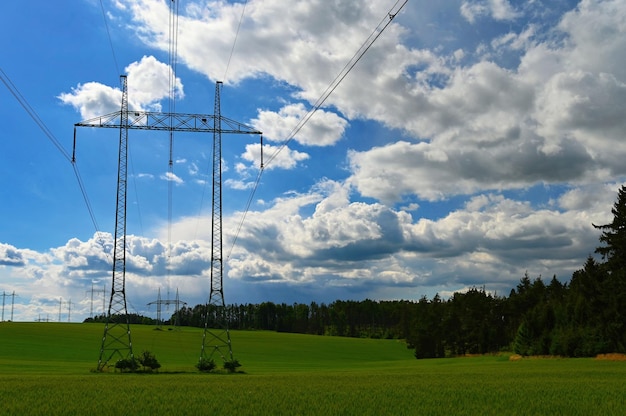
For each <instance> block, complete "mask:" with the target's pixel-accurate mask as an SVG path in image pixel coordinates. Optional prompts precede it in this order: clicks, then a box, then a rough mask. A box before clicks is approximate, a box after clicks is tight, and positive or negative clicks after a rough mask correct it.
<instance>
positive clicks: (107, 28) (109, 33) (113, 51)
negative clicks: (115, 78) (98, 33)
mask: <svg viewBox="0 0 626 416" xmlns="http://www.w3.org/2000/svg"><path fill="white" fill-rule="evenodd" d="M100 10H102V20H104V27H105V28H106V30H107V37H108V38H109V46H110V47H111V54H112V55H113V62H114V63H115V71H116V72H115V73H116V74H119V73H120V67H119V66H118V65H117V57H116V56H115V49H114V48H113V40H111V32H110V31H109V24H108V22H107V15H106V12H105V11H104V5H103V4H102V0H100Z"/></svg>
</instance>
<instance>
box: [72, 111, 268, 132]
mask: <svg viewBox="0 0 626 416" xmlns="http://www.w3.org/2000/svg"><path fill="white" fill-rule="evenodd" d="M121 115H122V113H121V111H116V112H115V113H110V114H106V115H104V116H99V117H94V118H91V119H88V120H83V121H81V122H79V123H76V124H74V127H102V128H111V129H119V128H123V127H126V126H125V125H123V124H122V117H121ZM215 118H216V116H214V115H210V114H187V113H160V112H151V111H129V112H128V129H130V130H162V131H170V130H173V131H179V132H204V133H215V132H216V128H215V125H216V123H215ZM219 121H220V122H221V124H222V127H221V129H220V133H226V134H259V135H260V134H262V133H261V132H260V131H258V130H256V129H255V128H254V127H251V126H248V125H246V124H243V123H240V122H238V121H235V120H232V119H229V118H227V117H223V116H219ZM219 124H220V123H218V125H219ZM224 126H225V127H224Z"/></svg>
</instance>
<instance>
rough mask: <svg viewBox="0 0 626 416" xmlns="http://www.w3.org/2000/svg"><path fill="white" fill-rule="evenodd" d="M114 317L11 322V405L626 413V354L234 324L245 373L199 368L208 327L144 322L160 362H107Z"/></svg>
mask: <svg viewBox="0 0 626 416" xmlns="http://www.w3.org/2000/svg"><path fill="white" fill-rule="evenodd" d="M102 331H103V326H102V325H98V324H52V323H28V324H27V323H2V324H0V403H2V410H0V414H2V415H29V414H31V415H50V414H61V415H83V414H90V415H114V414H132V415H159V414H177V415H196V414H201V413H203V414H217V413H230V414H241V415H266V414H271V415H318V414H324V415H380V414H393V415H415V414H420V415H422V414H423V415H444V414H445V415H450V414H455V415H462V414H467V415H490V414H491V415H531V414H532V415H536V414H542V415H550V414H555V415H557V414H563V415H565V414H566V415H588V414H604V415H612V414H616V415H617V414H623V409H624V408H626V399H625V395H624V391H626V362H624V361H607V360H594V359H535V360H528V359H523V360H519V361H509V360H508V357H507V356H504V355H503V356H485V357H472V358H459V359H441V360H415V359H414V358H413V357H412V354H411V351H410V350H408V349H406V347H405V345H404V344H403V343H402V342H399V341H395V340H366V339H352V338H337V337H317V336H309V335H297V334H279V333H274V332H263V331H258V332H256V331H249V332H245V331H244V332H239V331H232V332H231V338H232V342H233V349H234V352H235V357H236V358H237V359H239V361H240V362H241V363H242V364H243V367H242V370H243V371H245V374H233V375H206V374H199V373H198V372H196V371H195V369H194V367H193V366H194V364H195V363H196V361H197V359H198V356H199V349H200V343H201V335H202V332H201V330H199V329H196V328H183V329H182V330H174V331H167V330H165V331H155V330H154V328H153V327H145V326H134V327H133V328H132V336H133V346H134V349H135V351H136V353H139V352H141V350H144V349H147V350H150V351H151V352H153V353H154V354H155V355H156V357H157V359H158V360H159V362H161V364H162V365H163V367H162V368H161V370H162V371H161V372H160V373H159V374H154V375H146V374H114V373H108V374H98V373H91V372H90V371H89V370H90V369H93V368H94V367H95V365H96V362H97V358H98V352H99V348H100V345H99V344H100V339H101V337H102Z"/></svg>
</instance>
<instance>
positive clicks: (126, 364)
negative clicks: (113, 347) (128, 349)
mask: <svg viewBox="0 0 626 416" xmlns="http://www.w3.org/2000/svg"><path fill="white" fill-rule="evenodd" d="M115 368H117V369H118V370H120V371H121V372H122V373H124V372H133V371H135V370H137V369H138V368H139V363H137V360H135V357H130V358H122V359H121V360H118V361H117V362H116V363H115Z"/></svg>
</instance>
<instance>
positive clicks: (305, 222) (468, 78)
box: [0, 0, 626, 321]
mask: <svg viewBox="0 0 626 416" xmlns="http://www.w3.org/2000/svg"><path fill="white" fill-rule="evenodd" d="M394 7H397V5H395V3H394V2H393V1H388V2H386V1H365V0H360V1H356V0H353V1H350V0H345V1H339V2H333V4H332V5H329V4H328V3H327V2H325V1H312V0H309V1H298V0H296V1H293V2H290V3H289V7H285V3H284V2H282V1H277V0H257V1H254V0H251V1H248V2H247V3H245V4H244V3H243V2H226V1H202V0H180V1H179V2H178V11H179V18H178V29H179V30H178V41H177V52H178V53H177V65H176V71H175V74H176V77H177V83H176V87H177V88H176V91H177V95H176V100H175V108H176V111H178V112H188V113H200V114H212V113H213V104H214V93H215V82H216V81H222V82H223V83H224V84H223V85H224V86H223V89H222V91H221V96H222V101H221V108H222V115H224V116H226V117H229V118H231V119H235V120H237V121H240V122H243V123H246V124H248V125H251V126H253V127H255V128H256V129H258V130H260V131H263V133H264V134H263V136H264V155H265V157H266V159H267V160H268V159H269V157H270V156H272V155H276V157H275V158H274V159H273V160H272V161H271V162H269V163H268V164H267V165H266V168H265V170H264V172H263V175H262V177H261V181H260V183H259V186H258V188H257V189H256V192H255V193H254V198H253V200H252V203H251V205H250V210H249V211H248V212H247V215H246V216H245V221H244V222H243V225H242V227H241V230H240V232H239V234H238V236H237V240H236V244H234V245H233V240H234V236H235V234H236V232H237V229H238V225H239V224H240V222H241V220H242V214H243V212H244V210H245V208H246V202H247V200H248V198H250V195H251V192H252V189H253V184H254V180H255V178H256V176H257V174H258V172H259V170H258V169H259V162H260V159H259V155H260V143H259V139H258V137H255V136H243V135H242V136H235V135H225V136H224V137H223V146H224V148H223V160H224V162H223V163H224V177H223V180H224V190H223V195H224V233H225V242H224V252H225V256H227V260H226V264H225V282H224V285H225V300H226V302H227V303H245V302H255V303H256V302H262V301H273V302H286V303H292V302H306V303H309V302H311V301H316V302H332V301H333V300H336V299H354V300H359V299H365V298H370V299H380V300H383V299H419V298H420V297H421V296H424V295H425V296H427V297H432V296H434V294H435V293H439V294H440V295H443V296H449V295H450V294H452V293H454V292H455V291H463V290H467V289H468V288H470V287H473V286H478V287H485V289H486V290H489V291H492V292H497V293H499V294H508V292H509V291H510V289H511V288H512V287H514V286H515V285H516V284H517V282H518V281H519V279H520V278H521V277H522V276H523V275H524V273H526V272H527V273H528V274H529V275H530V276H531V277H536V276H539V275H541V276H543V277H544V278H546V279H550V278H551V277H552V276H553V275H556V276H557V278H559V279H561V280H562V281H567V280H569V278H570V277H571V273H572V272H573V271H574V270H576V269H578V268H580V267H581V266H582V264H583V263H584V261H585V259H586V257H587V256H588V255H590V254H592V253H593V251H594V248H595V247H596V246H597V245H598V232H597V230H595V229H594V228H593V227H592V223H596V224H603V223H606V222H608V221H610V219H611V217H610V215H611V214H610V209H611V206H612V204H613V203H614V201H615V198H616V192H617V189H618V188H619V187H620V186H621V185H622V184H623V183H624V180H625V173H626V165H625V164H624V163H623V161H624V160H625V159H624V157H625V156H626V142H625V141H624V139H623V132H624V131H625V127H626V125H625V123H626V121H625V120H626V118H624V116H623V115H624V114H625V113H626V111H625V110H626V69H624V65H623V62H624V61H625V59H626V34H625V33H624V32H625V31H626V24H625V23H624V22H625V21H626V2H625V1H623V0H614V1H597V0H585V1H581V2H576V1H565V0H562V1H551V2H540V1H524V2H513V1H507V0H455V1H452V0H443V1H438V2H418V1H411V0H409V2H408V3H407V4H406V6H405V7H404V8H403V10H402V11H401V13H399V14H398V15H397V17H396V18H395V19H394V20H393V22H392V23H391V24H390V25H389V26H388V27H387V29H386V30H385V32H384V33H383V34H382V35H381V36H380V37H379V38H378V40H377V41H376V42H375V43H374V45H373V46H372V47H371V48H370V49H369V50H368V52H367V53H366V54H365V56H364V57H363V59H362V60H361V61H360V62H359V63H358V64H357V65H356V66H355V67H354V69H353V70H352V71H351V72H350V73H349V74H348V76H347V77H346V78H345V79H344V80H343V82H342V83H341V84H340V85H339V86H338V88H336V90H335V91H334V92H333V93H332V94H331V95H330V96H329V97H328V99H327V100H326V102H325V104H324V106H323V107H322V108H320V109H319V111H317V112H316V113H315V114H314V115H313V117H311V119H310V120H309V121H308V122H307V123H306V124H305V125H304V127H303V128H302V130H300V131H299V132H298V134H297V135H295V137H293V138H292V140H290V141H289V142H288V143H287V145H286V146H285V147H284V148H282V150H281V151H280V152H279V153H277V151H278V149H280V148H281V146H282V145H284V144H285V140H286V139H288V138H289V133H290V132H291V130H292V129H293V128H294V126H295V125H296V124H297V123H298V121H299V120H301V119H302V118H303V117H305V116H306V114H307V112H308V111H309V110H311V108H312V107H313V106H314V103H315V102H316V100H317V99H318V98H319V97H320V96H321V95H322V93H323V92H324V90H325V89H326V88H327V87H328V86H329V85H330V84H331V82H332V81H333V79H334V78H335V77H336V76H337V74H339V73H340V71H341V70H342V68H343V67H344V65H345V64H346V63H347V62H348V61H349V60H350V59H351V58H352V57H353V55H354V54H355V52H356V51H357V50H358V49H359V47H360V46H361V44H362V43H363V42H364V41H365V39H366V38H367V37H368V36H369V35H370V33H371V32H372V31H373V30H374V28H376V27H377V25H378V24H379V22H380V21H381V19H384V18H385V16H386V15H387V13H388V12H389V11H390V10H394ZM168 13H169V2H167V1H165V0H102V1H100V0H76V1H72V2H68V3H67V4H64V5H63V7H60V6H59V5H58V4H56V3H55V2H47V1H35V0H25V1H21V2H7V4H4V5H3V13H2V15H1V16H0V46H1V50H2V55H1V59H0V68H1V69H2V70H3V73H4V74H5V75H3V80H4V81H7V80H9V81H10V82H11V83H12V84H13V85H14V87H15V88H16V89H17V90H18V91H19V93H20V94H21V95H22V96H23V97H24V99H25V100H26V101H27V102H28V104H29V105H30V106H31V107H32V109H33V110H34V111H35V112H36V113H37V115H38V116H39V117H40V119H41V120H42V122H43V123H44V124H45V126H46V127H47V128H48V129H49V130H50V132H52V134H53V135H54V137H55V138H56V140H58V142H59V143H60V144H61V146H62V147H63V149H64V151H65V152H68V153H71V150H72V140H73V126H74V124H75V123H77V122H79V121H81V120H84V119H88V118H90V117H93V116H96V115H102V114H106V113H109V112H113V111H118V110H119V105H120V99H121V92H120V83H119V75H120V74H121V73H124V74H127V75H128V85H129V87H128V88H129V103H130V106H131V109H137V110H146V111H161V110H162V111H167V109H168V108H169V107H168V106H169V105H170V101H169V88H168V79H169V74H170V67H169V66H168V63H169V62H170V55H169V53H168V50H169V48H168V45H169V43H168V39H169V37H168V33H169V21H170V18H169V14H168ZM242 17H243V18H242ZM107 27H108V31H107ZM238 27H239V32H237V28H238ZM236 33H238V36H237V40H236V42H235V34H236ZM109 34H110V37H109ZM233 45H234V48H233ZM231 51H232V55H231ZM0 117H1V118H2V119H1V123H2V130H1V132H0V135H1V136H2V140H0V146H1V149H0V161H1V163H0V181H1V183H0V201H2V203H1V204H0V230H1V232H0V291H3V292H5V293H7V294H11V293H13V292H15V293H16V294H17V297H15V305H14V319H15V320H34V319H38V318H40V317H42V318H46V317H47V318H49V319H51V320H58V318H59V302H61V320H67V319H68V318H69V317H68V312H69V310H70V301H71V320H72V321H79V320H82V319H84V318H85V317H87V316H88V315H89V313H90V308H91V301H90V297H91V296H90V294H89V293H88V292H89V290H90V289H91V287H92V285H95V287H96V288H102V287H103V286H104V285H105V284H106V285H107V287H108V288H109V289H110V279H111V272H110V269H111V254H110V247H111V242H112V233H113V229H114V221H115V195H116V194H115V192H116V172H117V141H118V138H119V135H118V132H117V131H115V130H110V129H87V128H81V129H78V132H77V147H76V157H77V159H76V160H77V161H76V166H77V168H78V170H79V172H80V175H81V178H82V180H83V182H84V185H85V190H86V192H87V194H88V197H89V202H90V204H91V206H92V208H93V213H94V217H95V219H96V224H97V227H96V226H95V225H94V223H93V221H92V220H91V217H90V215H89V211H88V209H87V206H86V203H85V201H84V199H83V197H82V194H81V190H80V188H79V186H78V182H77V179H76V176H75V174H74V170H73V168H72V165H71V163H69V162H68V160H67V159H66V158H65V156H64V153H63V152H62V151H61V150H59V149H58V148H56V147H55V146H54V144H53V143H52V142H51V140H49V139H48V137H46V135H45V134H44V133H43V132H42V131H41V129H40V128H39V127H38V126H37V124H36V123H35V122H34V121H33V120H32V118H31V117H30V116H29V115H28V114H27V112H26V111H25V110H24V109H23V108H22V106H21V105H20V103H19V102H18V101H17V100H16V99H15V97H14V96H13V95H12V94H11V92H10V91H9V89H8V88H6V87H5V85H4V84H2V85H0ZM168 140H169V138H168V135H167V133H161V132H145V131H136V130H131V131H130V133H129V146H130V160H129V162H130V164H129V192H128V195H129V197H128V245H129V248H128V254H127V267H128V271H127V299H128V301H129V303H130V310H131V312H137V313H143V314H147V315H154V314H155V313H156V312H155V310H150V308H148V306H146V305H147V303H148V302H151V301H154V300H156V296H157V291H158V290H159V289H160V290H161V293H162V296H163V297H165V296H166V295H165V294H166V293H170V296H173V293H175V291H176V290H178V291H179V293H180V298H181V300H183V301H185V302H187V303H189V304H192V305H195V304H198V303H204V302H205V301H206V300H207V297H208V294H209V289H210V287H209V279H208V272H209V270H210V198H211V189H210V186H209V185H208V184H207V183H208V181H209V180H210V172H211V162H210V161H211V140H212V137H210V136H209V135H202V134H182V133H178V134H175V135H174V164H173V174H174V176H171V175H170V176H168V159H169V154H168V147H169V141H168ZM170 188H171V190H172V211H171V217H172V221H171V222H169V221H168V217H169V214H170V213H169V211H168V195H169V191H168V189H170ZM98 296H100V299H101V295H97V296H96V299H98ZM10 303H11V298H6V306H5V319H8V318H9V317H10V316H9V314H10ZM101 308H102V306H101V301H98V300H96V303H95V305H94V309H95V310H96V312H98V311H100V310H101ZM153 309H154V307H153Z"/></svg>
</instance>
